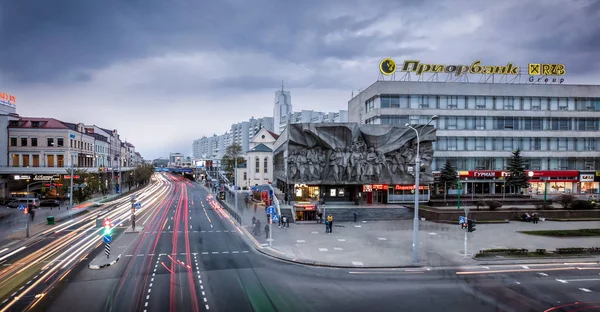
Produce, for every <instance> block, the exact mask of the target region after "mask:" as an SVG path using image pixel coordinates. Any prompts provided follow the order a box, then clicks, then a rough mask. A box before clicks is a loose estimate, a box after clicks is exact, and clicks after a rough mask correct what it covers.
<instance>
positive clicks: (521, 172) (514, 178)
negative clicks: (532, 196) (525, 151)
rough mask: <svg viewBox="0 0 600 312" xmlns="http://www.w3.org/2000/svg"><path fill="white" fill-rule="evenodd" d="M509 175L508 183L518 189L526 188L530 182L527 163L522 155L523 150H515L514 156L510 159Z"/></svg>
mask: <svg viewBox="0 0 600 312" xmlns="http://www.w3.org/2000/svg"><path fill="white" fill-rule="evenodd" d="M507 167H508V168H507V169H508V173H509V175H508V177H506V185H508V186H511V187H513V188H515V189H516V190H518V189H521V188H525V187H527V186H528V185H529V184H528V183H527V181H528V180H529V177H528V176H527V174H526V173H525V164H524V161H523V157H521V150H516V151H514V152H513V154H512V157H511V158H510V159H509V160H508V166H507Z"/></svg>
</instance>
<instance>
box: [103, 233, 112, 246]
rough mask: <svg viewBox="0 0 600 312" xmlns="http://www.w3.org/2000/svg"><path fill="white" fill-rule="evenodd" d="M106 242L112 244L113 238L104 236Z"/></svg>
mask: <svg viewBox="0 0 600 312" xmlns="http://www.w3.org/2000/svg"><path fill="white" fill-rule="evenodd" d="M104 242H105V243H107V244H110V242H112V236H110V235H104Z"/></svg>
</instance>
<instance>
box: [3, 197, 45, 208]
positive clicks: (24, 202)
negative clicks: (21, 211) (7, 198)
mask: <svg viewBox="0 0 600 312" xmlns="http://www.w3.org/2000/svg"><path fill="white" fill-rule="evenodd" d="M27 204H30V205H33V207H34V208H38V207H40V200H39V199H37V198H19V199H17V200H13V201H11V202H10V203H8V204H6V206H7V207H8V208H19V205H23V206H27Z"/></svg>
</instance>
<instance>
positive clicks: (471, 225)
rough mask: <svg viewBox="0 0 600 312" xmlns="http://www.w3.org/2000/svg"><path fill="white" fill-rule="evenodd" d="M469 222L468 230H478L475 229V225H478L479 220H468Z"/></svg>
mask: <svg viewBox="0 0 600 312" xmlns="http://www.w3.org/2000/svg"><path fill="white" fill-rule="evenodd" d="M467 223H468V225H467V227H468V229H467V231H469V232H475V231H476V230H475V225H476V223H477V221H476V220H468V221H467Z"/></svg>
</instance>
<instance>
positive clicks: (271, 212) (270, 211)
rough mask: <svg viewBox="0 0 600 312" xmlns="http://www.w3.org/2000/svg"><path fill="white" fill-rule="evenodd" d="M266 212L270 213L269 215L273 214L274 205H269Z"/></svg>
mask: <svg viewBox="0 0 600 312" xmlns="http://www.w3.org/2000/svg"><path fill="white" fill-rule="evenodd" d="M267 213H268V214H270V215H274V214H275V207H273V206H269V207H268V208H267Z"/></svg>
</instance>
